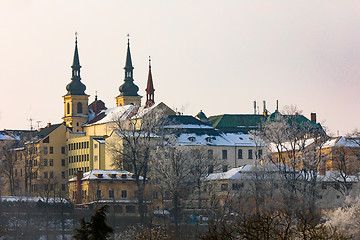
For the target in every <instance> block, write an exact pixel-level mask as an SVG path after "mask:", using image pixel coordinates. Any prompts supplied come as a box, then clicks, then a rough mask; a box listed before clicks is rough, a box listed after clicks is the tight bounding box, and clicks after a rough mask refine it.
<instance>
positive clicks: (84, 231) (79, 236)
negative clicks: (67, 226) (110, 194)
mask: <svg viewBox="0 0 360 240" xmlns="http://www.w3.org/2000/svg"><path fill="white" fill-rule="evenodd" d="M80 221H81V222H80V224H81V227H80V228H79V229H75V235H74V239H76V240H88V239H89V228H88V224H87V223H86V222H85V220H84V218H82V219H81V220H80Z"/></svg>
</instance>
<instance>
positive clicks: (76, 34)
mask: <svg viewBox="0 0 360 240" xmlns="http://www.w3.org/2000/svg"><path fill="white" fill-rule="evenodd" d="M77 36H78V33H77V32H75V43H77Z"/></svg>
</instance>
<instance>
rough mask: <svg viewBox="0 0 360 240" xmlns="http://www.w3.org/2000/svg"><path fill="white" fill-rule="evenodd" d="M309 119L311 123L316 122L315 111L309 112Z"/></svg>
mask: <svg viewBox="0 0 360 240" xmlns="http://www.w3.org/2000/svg"><path fill="white" fill-rule="evenodd" d="M310 120H311V121H312V122H313V123H316V113H311V114H310Z"/></svg>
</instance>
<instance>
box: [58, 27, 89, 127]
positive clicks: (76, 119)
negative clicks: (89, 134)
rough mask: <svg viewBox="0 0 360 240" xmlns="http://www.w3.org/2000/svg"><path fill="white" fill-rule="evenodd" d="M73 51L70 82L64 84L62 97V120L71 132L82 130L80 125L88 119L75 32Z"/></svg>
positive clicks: (86, 100) (86, 96)
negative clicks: (64, 90)
mask: <svg viewBox="0 0 360 240" xmlns="http://www.w3.org/2000/svg"><path fill="white" fill-rule="evenodd" d="M75 35H76V37H75V52H74V60H73V65H72V66H71V68H72V77H71V82H70V83H69V84H68V85H67V86H66V90H67V91H68V92H67V94H66V95H64V96H63V98H64V117H63V120H64V122H65V124H66V126H67V127H70V128H72V130H73V132H82V125H83V124H84V123H86V122H87V121H88V118H89V115H88V114H89V113H88V99H89V95H87V94H85V89H86V86H85V85H84V84H83V83H82V82H81V77H80V68H81V66H80V61H79V52H78V46H77V34H75Z"/></svg>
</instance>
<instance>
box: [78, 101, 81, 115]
mask: <svg viewBox="0 0 360 240" xmlns="http://www.w3.org/2000/svg"><path fill="white" fill-rule="evenodd" d="M77 113H82V104H81V102H78V104H77Z"/></svg>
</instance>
